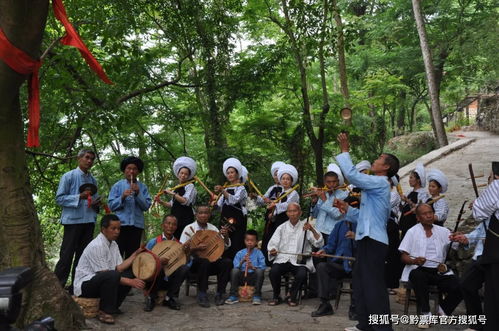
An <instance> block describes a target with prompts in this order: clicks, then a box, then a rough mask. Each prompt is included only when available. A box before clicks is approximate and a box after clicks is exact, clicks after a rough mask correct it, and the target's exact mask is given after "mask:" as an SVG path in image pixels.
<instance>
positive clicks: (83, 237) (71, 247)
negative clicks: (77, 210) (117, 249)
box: [54, 223, 95, 287]
mask: <svg viewBox="0 0 499 331" xmlns="http://www.w3.org/2000/svg"><path fill="white" fill-rule="evenodd" d="M94 225H95V223H83V224H65V225H64V235H63V238H62V245H61V250H60V252H59V261H58V262H57V264H56V266H55V270H54V273H55V275H56V276H57V279H59V282H60V283H61V285H62V287H64V286H65V285H66V282H67V280H68V277H69V272H70V271H71V286H72V285H73V281H74V278H75V269H76V266H77V265H78V261H79V260H80V257H81V254H82V253H83V250H84V249H85V247H87V245H88V243H89V242H91V241H92V238H93V236H94ZM73 258H74V261H73ZM71 265H73V268H71Z"/></svg>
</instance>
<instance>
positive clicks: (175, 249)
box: [152, 240, 187, 276]
mask: <svg viewBox="0 0 499 331" xmlns="http://www.w3.org/2000/svg"><path fill="white" fill-rule="evenodd" d="M152 252H153V253H154V254H156V255H157V256H158V257H159V258H160V259H161V258H167V259H168V264H167V265H163V270H164V271H165V275H166V276H170V275H171V274H172V273H174V272H175V271H176V270H177V269H178V268H179V267H180V266H183V265H184V264H186V263H187V256H186V255H185V251H184V246H182V244H179V243H178V242H176V241H174V240H163V241H161V242H159V243H157V244H156V245H154V247H153V248H152Z"/></svg>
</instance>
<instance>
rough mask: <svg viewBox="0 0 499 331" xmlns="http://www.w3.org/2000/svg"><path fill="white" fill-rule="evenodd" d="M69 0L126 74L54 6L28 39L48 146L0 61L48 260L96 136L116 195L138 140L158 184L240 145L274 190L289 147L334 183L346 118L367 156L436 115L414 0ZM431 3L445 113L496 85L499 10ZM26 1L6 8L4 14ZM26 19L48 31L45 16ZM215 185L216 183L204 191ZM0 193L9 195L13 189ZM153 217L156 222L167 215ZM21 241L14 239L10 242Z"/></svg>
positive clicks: (315, 177)
mask: <svg viewBox="0 0 499 331" xmlns="http://www.w3.org/2000/svg"><path fill="white" fill-rule="evenodd" d="M12 3H13V2H5V4H9V6H12ZM20 3H30V4H31V3H43V1H22V2H20ZM65 4H66V7H67V10H68V13H69V15H70V18H71V20H72V21H73V23H74V24H75V26H76V27H77V29H78V31H79V33H80V35H81V36H82V38H83V39H84V40H85V41H87V45H88V46H89V48H90V49H91V50H92V52H93V53H94V54H95V55H96V57H97V58H98V59H99V61H100V62H101V63H102V64H103V66H104V68H105V70H106V72H107V73H108V75H109V76H110V78H111V79H112V80H113V81H114V82H115V83H116V84H115V85H113V86H108V85H105V84H103V83H101V82H100V81H98V80H97V79H96V78H95V76H94V74H93V73H92V72H90V71H89V69H88V68H87V66H86V64H85V63H84V62H83V61H82V60H81V59H80V57H79V55H78V54H77V51H76V50H74V49H72V48H68V47H62V46H60V45H59V44H58V43H57V40H58V39H59V38H60V37H61V36H62V34H63V31H62V30H61V28H60V26H59V25H58V24H57V23H56V22H55V20H54V18H53V16H52V14H49V15H48V20H47V23H46V28H45V30H44V33H43V40H42V41H41V48H39V47H38V46H37V45H36V44H37V43H38V44H39V42H40V41H39V40H38V41H36V40H34V41H33V44H32V45H34V46H36V47H34V46H33V48H29V49H28V48H27V50H29V51H32V52H33V56H35V55H38V56H40V55H41V54H42V53H46V56H45V58H44V64H43V66H42V68H41V71H40V73H41V102H42V122H41V143H42V146H41V148H38V149H34V150H24V154H23V155H19V152H23V148H22V131H21V125H22V122H21V121H22V120H23V119H22V118H21V117H20V116H21V113H20V112H19V111H20V110H23V111H24V109H25V105H26V95H25V91H24V89H21V90H20V105H21V108H15V114H16V115H15V116H11V114H12V111H14V110H13V109H14V108H9V107H14V106H15V107H19V104H18V103H17V98H18V92H17V91H18V87H19V85H20V84H21V83H22V80H20V78H19V77H14V76H12V75H10V74H9V71H8V68H6V67H5V65H4V64H3V63H1V64H0V69H1V70H3V71H2V76H1V77H0V80H2V84H3V85H2V86H7V87H8V88H6V89H3V90H2V93H3V94H4V95H5V96H4V97H3V99H2V100H11V101H12V102H10V101H9V103H7V102H4V106H3V108H2V112H1V114H0V116H2V118H7V119H8V121H5V122H2V125H3V126H4V127H5V130H6V131H2V146H4V147H2V150H1V151H3V152H2V153H4V154H2V155H4V156H2V160H3V161H2V168H6V167H7V166H6V165H8V164H10V163H5V162H7V161H6V160H9V162H11V161H12V162H14V161H15V162H20V163H16V169H23V170H24V169H26V167H25V166H23V162H24V160H26V162H27V169H28V171H29V180H30V183H31V186H32V188H33V193H34V195H33V197H34V202H35V204H36V212H37V214H38V218H39V220H40V223H41V229H42V234H43V236H44V238H43V239H44V240H45V242H46V243H47V244H48V245H46V247H47V256H48V258H49V264H50V263H51V260H50V258H53V257H54V254H55V253H56V252H57V250H58V240H59V231H60V227H59V225H58V217H59V215H60V210H59V208H58V207H57V206H56V205H55V202H54V192H55V191H56V188H57V184H58V180H59V178H60V176H61V175H62V173H64V172H65V171H68V170H69V169H71V168H73V167H74V166H75V162H74V155H75V154H76V153H77V150H78V149H80V148H81V147H83V146H89V147H92V148H94V149H96V150H97V151H98V152H99V156H98V159H97V162H96V164H95V166H94V169H93V172H94V175H95V176H96V177H97V178H98V179H99V183H100V192H101V193H103V194H104V195H105V194H106V192H108V191H109V189H110V186H111V185H112V184H113V183H114V182H115V181H116V180H117V179H119V178H120V176H121V174H120V173H119V171H118V164H119V161H120V160H121V159H122V158H123V157H124V156H126V155H128V154H135V155H138V156H140V157H141V158H143V159H144V160H145V162H146V165H147V166H146V170H145V171H144V173H143V174H142V175H141V178H140V180H142V181H143V182H145V183H146V184H147V185H148V186H149V188H150V190H151V191H152V192H156V191H157V189H158V187H159V186H160V183H161V182H162V181H163V179H164V178H165V177H166V178H169V180H170V182H169V184H173V183H174V181H175V177H174V176H173V175H172V174H171V164H172V162H173V160H174V159H175V158H176V157H178V156H181V155H189V156H191V157H193V158H195V159H196V160H197V161H198V163H199V173H200V176H201V177H202V178H204V179H206V181H207V183H208V184H209V185H213V184H218V183H221V182H222V181H223V177H222V173H221V164H222V161H223V159H225V158H226V157H229V156H237V157H239V158H240V159H241V161H242V162H243V163H244V164H245V165H246V166H247V168H248V169H249V171H250V176H251V177H252V179H253V180H254V181H255V182H256V183H257V184H258V185H259V186H260V188H261V189H264V188H265V187H267V186H268V185H270V183H271V178H270V176H269V174H268V171H269V169H268V168H269V166H270V164H271V162H273V161H276V160H283V161H287V162H290V163H292V164H294V165H296V166H297V168H298V169H299V171H300V175H301V178H300V180H301V182H302V184H303V185H302V187H305V188H306V187H308V185H312V184H314V185H315V184H317V183H321V179H322V173H323V171H324V168H325V166H326V165H327V164H328V163H329V162H331V161H333V155H334V154H335V153H336V152H337V149H336V147H335V136H336V135H337V133H338V132H340V131H341V130H344V129H347V130H348V131H349V132H350V134H351V136H352V139H353V141H354V144H355V145H354V150H353V155H354V158H355V159H356V160H360V159H364V158H366V159H372V158H373V157H374V156H376V155H377V154H378V153H380V152H381V151H382V150H383V149H384V147H385V146H386V142H387V141H388V140H389V139H390V138H391V137H393V136H396V135H401V134H405V133H409V132H413V131H418V130H431V129H432V128H434V125H432V124H433V122H435V121H434V116H433V115H431V114H432V113H431V110H432V107H431V106H430V105H431V102H430V99H429V93H428V89H427V85H426V75H425V70H424V65H423V59H422V56H421V49H420V45H419V38H418V34H417V30H416V24H415V20H414V16H413V11H412V6H411V3H409V2H407V1H402V0H390V1H363V0H356V1H344V0H320V1H319V0H308V1H296V0H265V1H256V0H248V1H246V2H241V1H236V0H221V1H218V0H217V1H215V0H211V1H199V0H196V1H195V0H166V1H146V0H134V1H132V0H115V1H110V2H109V1H108V2H102V1H96V0H79V1H76V0H66V1H65ZM45 5H46V4H45ZM421 5H422V7H421V13H422V18H423V21H424V24H425V27H426V33H427V39H428V48H429V50H430V51H431V53H432V56H433V61H432V62H433V65H434V68H435V69H434V72H435V82H436V84H435V85H436V89H437V91H438V95H439V100H440V106H441V111H442V113H443V114H444V115H445V114H447V113H448V112H452V111H454V110H455V107H456V105H457V103H458V102H459V101H460V100H461V99H462V98H464V97H465V96H466V94H469V93H475V92H478V91H480V90H483V89H487V88H488V87H493V88H495V87H496V86H497V77H498V71H499V69H498V66H497V61H496V56H497V55H496V54H497V53H498V45H499V33H498V32H499V29H498V23H497V22H498V21H499V20H498V18H499V13H498V11H497V8H496V6H495V2H494V1H492V0H442V1H438V2H426V1H425V2H422V3H421ZM2 6H5V5H2ZM20 8H22V7H20ZM33 8H34V9H33V10H35V7H33ZM20 10H21V12H23V13H25V18H24V19H23V20H22V22H27V21H29V19H31V20H35V19H37V18H35V16H32V15H31V14H30V15H28V13H27V12H26V8H24V9H20ZM38 10H39V11H43V10H46V9H43V10H42V9H39V7H36V10H35V11H38ZM13 15H14V14H13V13H12V12H9V11H6V10H3V7H2V10H1V11H0V25H1V26H2V28H3V29H6V28H7V25H6V24H10V23H9V22H12V17H14V16H13ZM42 16H43V15H42ZM28 17H29V19H28ZM41 20H42V21H43V19H41ZM38 22H41V21H40V19H38ZM40 24H41V23H39V25H38V27H37V28H38V29H40V30H39V31H38V30H37V31H38V32H39V33H41V32H40V31H42V30H41V29H42V28H43V26H42V25H40ZM25 28H26V29H28V30H29V31H28V32H30V33H33V29H34V28H33V26H31V25H26V27H25ZM23 31H24V30H23ZM23 33H24V32H23ZM26 35H30V34H29V33H27V32H26ZM40 37H41V35H38V36H37V38H40ZM35 39H36V38H35ZM23 40H24V39H23ZM22 42H24V41H22ZM20 45H21V44H20ZM344 106H350V107H351V108H352V109H353V118H352V123H351V124H352V126H348V127H347V126H345V123H343V121H342V120H341V119H340V116H339V113H338V112H339V110H340V109H341V108H343V107H344ZM16 116H17V117H16ZM432 119H433V120H432ZM14 120H16V121H17V122H16V123H12V122H11V121H14ZM24 120H25V118H24ZM437 120H438V118H437ZM12 137H15V141H13V139H12ZM8 143H12V144H14V145H15V148H16V149H17V152H18V154H16V155H17V156H16V157H15V158H12V157H10V156H9V155H11V153H12V151H11V150H9V148H7V146H9V145H8ZM12 148H14V147H12ZM18 175H19V176H21V177H16V176H13V177H11V176H9V178H10V179H12V178H17V180H18V181H17V182H16V183H17V184H16V185H18V186H19V185H20V186H19V187H25V185H24V183H25V182H26V181H27V179H28V177H26V174H24V173H22V172H20V173H19V174H18ZM22 176H25V177H22ZM4 178H5V177H3V176H2V179H1V180H0V182H1V181H5V180H6V179H4ZM1 183H2V184H3V185H7V184H4V182H1ZM8 185H12V184H11V183H9V184H8ZM2 187H3V186H2ZM2 192H3V191H2ZM26 192H28V191H26ZM2 194H3V193H2ZM30 196H31V195H30V194H29V192H28V193H26V194H24V195H23V198H22V201H19V204H21V205H23V208H28V207H29V206H32V205H31V202H30ZM5 199H7V200H8V199H10V198H9V197H6V198H5ZM205 199H206V195H204V193H202V195H201V197H200V200H201V201H202V200H205ZM0 206H2V208H3V209H5V208H6V207H5V202H0ZM25 206H28V207H25ZM29 208H31V209H29ZM29 208H28V209H29V212H28V213H27V214H23V215H29V217H28V216H22V218H23V219H25V220H26V222H27V223H26V224H28V223H29V224H31V226H33V225H32V224H37V222H35V216H34V215H35V209H33V208H32V207H29ZM28 209H26V210H28ZM5 215H7V214H5ZM5 217H7V216H5ZM7 218H9V217H7ZM7 218H3V219H2V222H4V219H5V220H6V219H7ZM254 219H255V220H256V219H258V217H254ZM5 222H7V221H5ZM148 224H149V227H150V229H149V230H150V231H151V232H154V219H153V218H152V217H151V218H150V219H149V222H148ZM33 229H34V230H36V227H34V228H33ZM14 231H17V230H14ZM33 233H35V237H36V233H37V232H36V231H34V232H33ZM7 245H10V244H9V243H7V242H6V241H3V242H1V244H0V247H1V248H2V249H4V248H5V247H7ZM9 247H11V246H9ZM9 249H10V248H9ZM38 259H40V261H41V260H43V259H42V258H40V257H38ZM2 263H3V262H2ZM12 263H13V262H12V261H10V262H8V263H3V264H2V266H7V265H9V264H12Z"/></svg>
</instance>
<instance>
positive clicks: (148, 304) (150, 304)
mask: <svg viewBox="0 0 499 331" xmlns="http://www.w3.org/2000/svg"><path fill="white" fill-rule="evenodd" d="M155 303H156V302H155V300H154V298H153V297H151V296H150V295H149V296H146V300H145V302H144V311H148V312H149V311H152V310H153V309H154V305H155Z"/></svg>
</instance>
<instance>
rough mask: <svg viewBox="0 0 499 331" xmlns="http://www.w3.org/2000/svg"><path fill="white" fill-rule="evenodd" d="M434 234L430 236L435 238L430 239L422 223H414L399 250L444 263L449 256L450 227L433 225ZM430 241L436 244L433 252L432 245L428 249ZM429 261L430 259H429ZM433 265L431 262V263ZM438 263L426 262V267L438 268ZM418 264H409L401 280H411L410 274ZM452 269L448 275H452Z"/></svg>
mask: <svg viewBox="0 0 499 331" xmlns="http://www.w3.org/2000/svg"><path fill="white" fill-rule="evenodd" d="M431 232H432V235H431V237H430V238H433V239H431V241H430V240H428V238H427V237H426V232H425V230H424V228H423V226H422V225H421V223H418V224H416V225H414V226H413V227H412V228H410V229H409V230H408V231H407V233H406V235H405V237H404V239H403V240H402V242H401V243H400V246H399V251H401V252H406V253H408V254H409V255H410V256H414V257H424V258H426V259H431V260H435V261H439V262H440V263H444V261H445V257H446V256H447V249H448V248H449V244H450V240H449V235H450V231H449V229H447V228H445V227H443V226H438V225H435V224H434V225H433V227H432V228H431ZM430 242H433V243H434V245H435V251H434V252H432V249H431V247H430V250H428V244H429V243H430ZM428 253H430V254H429V255H430V256H427V254H428ZM427 262H428V261H427ZM430 265H431V264H430ZM436 265H438V264H437V263H435V264H433V265H431V266H428V265H427V264H426V263H425V264H424V266H425V267H428V268H436ZM417 267H418V266H417V265H415V264H407V265H406V266H405V268H404V271H403V272H402V278H401V280H402V281H403V282H407V281H408V280H409V274H410V273H411V271H412V270H414V269H416V268H417ZM452 274H453V273H452V270H450V271H449V272H447V273H446V275H452Z"/></svg>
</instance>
